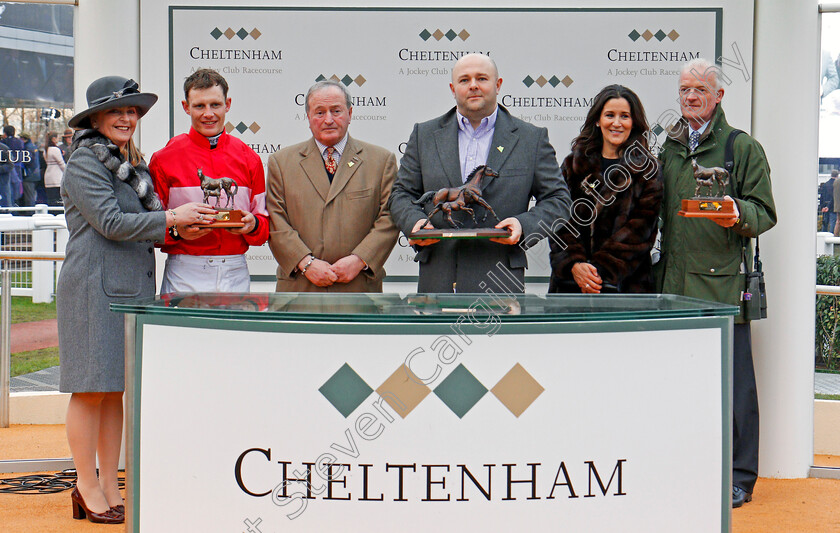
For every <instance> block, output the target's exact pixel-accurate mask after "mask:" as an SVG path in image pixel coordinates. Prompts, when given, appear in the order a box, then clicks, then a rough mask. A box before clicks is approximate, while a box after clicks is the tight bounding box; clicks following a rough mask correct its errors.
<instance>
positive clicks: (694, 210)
mask: <svg viewBox="0 0 840 533" xmlns="http://www.w3.org/2000/svg"><path fill="white" fill-rule="evenodd" d="M678 214H679V215H680V216H682V217H688V218H732V217H734V216H735V201H734V200H724V199H723V198H692V199H691V200H683V201H682V209H681V210H680V212H679V213H678Z"/></svg>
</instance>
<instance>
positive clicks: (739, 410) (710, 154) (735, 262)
mask: <svg viewBox="0 0 840 533" xmlns="http://www.w3.org/2000/svg"><path fill="white" fill-rule="evenodd" d="M679 97H680V111H681V114H682V118H681V119H680V120H679V121H678V122H677V123H676V124H675V125H674V126H673V127H671V128H670V130H669V132H668V138H667V139H666V141H665V142H664V144H663V145H662V150H661V151H660V153H659V158H660V160H661V161H662V164H663V172H664V177H665V197H664V200H663V202H662V228H661V230H662V244H661V250H662V256H661V259H660V262H659V263H658V264H657V265H656V267H655V269H654V270H655V273H656V276H657V282H658V284H659V285H658V286H659V287H660V291H661V292H663V293H669V294H679V295H683V296H690V297H693V298H701V299H704V300H711V301H715V302H721V303H726V304H731V305H738V306H741V310H742V311H741V314H740V315H739V316H737V317H736V318H735V330H734V346H733V381H734V395H733V399H732V403H733V427H732V439H733V446H732V470H733V471H732V506H733V507H740V506H741V505H743V504H744V503H746V502H748V501H750V500H751V499H752V491H753V487H754V486H755V481H756V478H757V477H758V427H759V424H758V397H757V394H756V385H755V372H754V370H753V361H752V347H751V340H750V323H749V321H747V320H744V318H743V309H744V307H743V304H744V302H743V294H744V286H745V264H749V260H750V258H751V257H752V245H751V240H750V238H751V237H757V236H758V235H760V234H761V233H763V232H765V231H767V230H768V229H770V228H772V227H773V226H774V225H775V224H776V207H775V204H774V202H773V191H772V186H771V184H770V167H769V166H768V164H767V158H766V156H765V155H764V149H763V148H762V147H761V145H760V144H759V143H758V141H756V140H755V139H753V138H752V137H750V136H749V135H746V134H741V135H738V136H737V137H736V138H735V143H734V150H733V153H734V164H735V166H734V169H733V172H732V177H731V178H730V180H729V184H728V185H727V186H726V192H727V194H726V198H730V199H733V200H734V201H735V213H734V214H733V215H732V216H731V217H728V218H716V219H706V218H686V217H681V216H678V215H677V213H678V211H679V210H680V204H681V200H683V199H687V198H691V197H693V196H694V195H695V187H696V185H697V184H696V181H695V179H694V170H693V169H692V160H693V159H696V160H697V163H698V164H699V165H701V166H703V167H706V168H711V167H723V166H724V152H725V147H726V142H727V139H728V138H729V134H730V132H732V131H733V128H732V127H731V126H730V125H729V124H728V123H727V122H726V117H725V116H724V113H723V109H722V108H721V106H720V101H721V99H722V98H723V88H722V87H721V85H720V82H719V80H718V78H717V67H716V66H714V65H712V64H711V63H709V62H708V61H707V60H705V59H695V60H692V61H690V62H689V63H686V64H685V65H684V66H683V68H682V71H681V73H680V82H679Z"/></svg>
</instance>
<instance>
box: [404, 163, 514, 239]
mask: <svg viewBox="0 0 840 533" xmlns="http://www.w3.org/2000/svg"><path fill="white" fill-rule="evenodd" d="M490 177H493V178H497V177H499V174H498V173H497V172H496V171H495V170H493V169H492V168H490V167H488V166H486V165H481V166H478V167H476V168H475V169H474V170H473V171H472V172H471V173H470V175H469V177H468V178H467V182H466V183H464V184H463V185H461V186H460V187H451V188H443V189H440V190H438V191H428V192H426V193H425V194H423V196H421V197H420V198H418V199H416V200H412V203H413V204H415V205H424V204H425V203H426V202H428V201H429V200H431V201H432V203H433V204H434V208H433V209H432V211H431V212H430V213H429V214H428V215H427V216H426V220H425V222H429V221H430V220H431V219H432V216H434V215H435V214H436V213H439V212H442V213H443V214H444V218H445V219H446V220H447V221H448V222H449V224H450V225H451V226H452V228H451V229H439V228H435V229H420V230H417V231H415V232H414V233H412V234H411V235H409V236H408V237H409V238H410V239H493V238H498V237H501V238H504V237H508V236H510V232H509V231H508V230H507V229H497V228H494V227H489V228H478V227H476V228H462V227H460V226H461V225H460V224H459V223H458V222H456V221H455V220H454V219H453V218H452V212H453V211H463V212H465V213H468V214H469V215H470V217H472V221H473V223H474V224H476V225H478V221H477V220H476V218H475V209H474V208H473V207H470V206H481V207H483V208H484V217H482V219H481V222H482V223H483V222H484V221H485V220H487V214H488V213H490V214H491V215H493V218H495V219H496V222H499V217H498V216H496V212H495V211H493V208H492V207H490V204H488V203H487V201H486V200H485V199H484V198H483V197H482V196H481V187H482V181H483V180H484V178H490ZM425 222H424V223H423V225H425ZM421 227H422V226H421Z"/></svg>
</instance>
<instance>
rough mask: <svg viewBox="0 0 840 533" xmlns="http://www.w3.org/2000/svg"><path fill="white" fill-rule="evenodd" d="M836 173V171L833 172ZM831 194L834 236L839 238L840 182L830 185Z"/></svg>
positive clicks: (835, 181)
mask: <svg viewBox="0 0 840 533" xmlns="http://www.w3.org/2000/svg"><path fill="white" fill-rule="evenodd" d="M835 172H836V171H835ZM832 175H834V172H832ZM832 192H833V193H834V194H833V195H832V196H833V197H834V198H833V200H834V209H833V211H834V231H833V233H834V236H835V237H837V236H840V214H838V213H840V180H838V179H835V180H834V184H833V185H832Z"/></svg>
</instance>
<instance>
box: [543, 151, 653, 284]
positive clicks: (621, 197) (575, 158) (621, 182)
mask: <svg viewBox="0 0 840 533" xmlns="http://www.w3.org/2000/svg"><path fill="white" fill-rule="evenodd" d="M632 152H633V150H632V149H631V150H628V153H627V154H626V155H625V156H624V157H622V159H621V162H620V163H619V166H620V167H621V169H616V168H612V169H611V170H610V172H609V178H610V179H609V180H605V179H604V176H603V174H602V171H601V158H600V156H598V157H597V158H591V157H590V158H587V157H584V156H583V155H582V154H574V153H573V154H570V155H569V156H567V157H566V159H565V160H564V161H563V165H562V167H561V168H562V170H563V176H564V177H565V178H566V182H567V183H568V184H569V190H570V192H571V195H572V201H573V202H574V204H573V206H572V213H573V218H572V220H571V221H569V222H568V223H567V224H565V225H563V226H562V227H560V228H555V229H556V231H555V233H554V234H553V235H551V236H550V237H549V245H550V247H551V252H550V254H549V257H550V260H551V282H550V285H549V292H580V289H579V288H578V287H577V284H575V282H574V279H573V277H572V272H571V271H572V266H574V264H575V263H578V262H584V263H591V264H592V265H594V266H595V267H596V268H597V269H598V275H599V276H601V279H602V280H603V282H604V284H605V285H604V289H602V292H615V291H616V290H617V291H618V292H624V293H639V292H653V277H652V275H651V261H650V250H651V248H652V247H653V244H654V241H655V240H656V232H657V218H658V216H659V208H660V205H661V203H662V192H663V191H662V169H661V168H660V166H659V164H658V162H657V161H656V159H655V158H654V157H653V156H651V155H649V154H641V150H636V151H635V153H636V154H637V155H638V156H639V157H633V156H631V155H630V153H632ZM627 176H629V177H630V180H631V182H630V184H629V186H626V183H627V181H626V180H627ZM611 184H612V185H611ZM593 185H594V190H593ZM622 188H623V190H622ZM587 189H588V190H587ZM592 206H594V210H593V209H592ZM593 215H594V220H592V219H593ZM590 220H591V222H590ZM564 247H565V248H564Z"/></svg>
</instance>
